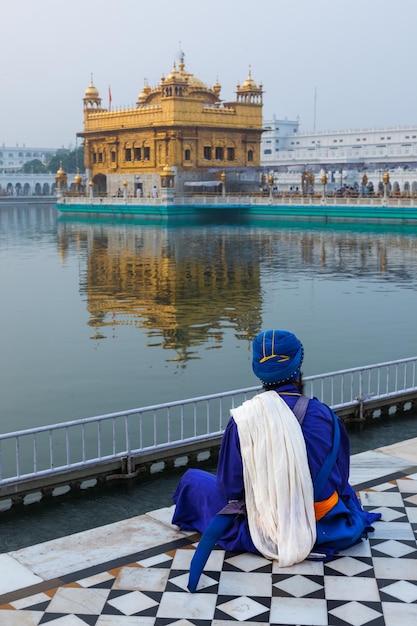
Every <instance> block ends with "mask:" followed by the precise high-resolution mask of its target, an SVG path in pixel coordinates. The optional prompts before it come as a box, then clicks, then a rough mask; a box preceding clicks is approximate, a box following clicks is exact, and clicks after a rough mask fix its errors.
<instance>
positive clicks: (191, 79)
mask: <svg viewBox="0 0 417 626" xmlns="http://www.w3.org/2000/svg"><path fill="white" fill-rule="evenodd" d="M188 84H189V86H190V87H194V88H197V89H200V88H201V89H207V86H206V85H205V84H204V83H203V81H202V80H200V79H199V78H197V76H194V75H193V74H188Z"/></svg>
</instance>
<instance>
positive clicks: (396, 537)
mask: <svg viewBox="0 0 417 626" xmlns="http://www.w3.org/2000/svg"><path fill="white" fill-rule="evenodd" d="M415 445H416V447H417V440H415ZM358 456H361V455H358ZM371 459H372V457H369V458H368V457H366V453H365V456H362V457H361V459H359V462H360V463H363V464H364V468H365V467H366V464H367V463H368V462H371ZM407 464H408V467H406V465H407ZM372 467H373V468H374V471H376V470H375V468H376V464H375V463H372ZM381 467H382V464H381ZM386 467H389V471H391V470H392V469H394V468H392V467H390V464H389V463H388V462H387V465H386ZM396 470H397V471H395V472H391V473H390V474H388V475H386V474H385V475H382V474H379V475H378V477H377V478H373V479H371V480H369V481H368V482H365V481H362V484H360V485H355V488H356V489H357V490H358V492H359V494H360V498H361V501H362V504H363V506H364V507H365V508H366V509H368V510H372V511H378V512H381V513H382V520H381V521H379V522H377V523H376V524H375V532H374V533H372V535H370V538H369V539H368V540H367V541H363V542H361V543H360V544H358V545H357V546H355V547H353V548H351V549H350V550H347V551H345V552H343V553H341V554H340V555H339V556H338V557H336V558H335V559H333V560H332V561H330V562H329V563H326V564H323V563H321V562H315V561H304V562H302V563H300V564H298V565H294V566H292V567H288V568H278V567H276V564H275V563H274V562H271V561H268V560H266V559H264V558H262V557H259V556H256V555H253V554H240V555H236V554H233V553H229V552H225V551H224V550H221V549H215V550H214V551H213V552H212V554H211V556H210V558H209V560H208V562H207V564H206V566H205V569H204V573H203V575H202V577H201V579H200V583H199V587H198V592H197V593H195V594H191V593H189V592H188V590H187V581H188V571H189V565H190V561H191V558H192V556H193V553H194V550H195V547H196V545H197V542H198V539H199V535H193V534H190V533H181V532H179V531H178V529H176V527H174V526H172V525H171V524H170V519H171V515H172V508H169V509H161V510H159V511H155V512H151V513H149V514H148V515H147V516H140V517H139V518H136V519H135V520H134V521H126V522H120V523H118V524H112V525H109V526H108V527H102V528H101V529H97V533H98V534H97V535H96V534H95V533H94V531H87V533H80V537H78V536H71V537H69V538H65V539H64V540H62V539H61V540H55V541H52V542H47V544H39V546H34V547H32V548H26V549H24V550H20V551H17V552H15V553H9V554H7V555H0V626H17V625H18V626H27V625H30V626H32V625H38V624H48V625H50V626H85V625H86V624H87V625H90V626H133V625H135V626H168V625H169V626H210V625H212V626H231V624H232V623H238V622H241V623H242V622H243V623H248V624H251V625H252V626H261V625H262V626H263V625H265V624H271V625H274V626H279V625H284V624H290V625H293V626H296V625H300V626H301V625H305V626H313V625H314V626H315V625H317V626H319V625H320V626H321V625H331V624H335V625H341V626H342V625H350V626H365V625H366V626H379V625H381V626H382V625H385V626H399V625H400V626H416V624H417V542H416V539H417V466H415V465H411V463H410V461H409V460H406V464H404V463H401V462H400V463H399V467H397V468H396ZM386 472H387V469H385V473H386ZM86 536H87V537H86ZM72 538H73V539H72ZM132 547H135V548H136V549H137V548H138V547H139V548H140V549H139V551H135V550H133V549H132ZM108 557H111V558H108ZM77 565H78V567H77ZM80 565H81V567H80Z"/></svg>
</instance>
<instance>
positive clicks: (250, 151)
mask: <svg viewBox="0 0 417 626" xmlns="http://www.w3.org/2000/svg"><path fill="white" fill-rule="evenodd" d="M252 161H253V150H248V162H249V163H251V162H252Z"/></svg>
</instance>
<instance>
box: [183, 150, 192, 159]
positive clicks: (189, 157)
mask: <svg viewBox="0 0 417 626" xmlns="http://www.w3.org/2000/svg"><path fill="white" fill-rule="evenodd" d="M184 161H191V150H188V148H187V149H186V150H184Z"/></svg>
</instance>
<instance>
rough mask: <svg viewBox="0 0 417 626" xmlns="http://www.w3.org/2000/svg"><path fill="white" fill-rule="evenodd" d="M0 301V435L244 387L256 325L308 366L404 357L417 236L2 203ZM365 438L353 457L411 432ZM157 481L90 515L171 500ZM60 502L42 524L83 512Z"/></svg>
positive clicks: (415, 286) (400, 230)
mask: <svg viewBox="0 0 417 626" xmlns="http://www.w3.org/2000/svg"><path fill="white" fill-rule="evenodd" d="M0 294H1V306H0V346H1V356H0V380H1V396H0V420H1V421H0V431H1V432H9V431H14V430H19V429H22V428H26V427H30V426H37V425H42V424H50V423H56V422H60V421H64V420H71V419H77V418H81V417H89V416H92V415H98V414H102V413H109V412H112V411H119V410H123V409H130V408H135V407H139V406H145V405H148V404H155V403H159V402H165V401H169V400H176V399H183V398H188V397H192V396H197V395H203V394H208V393H215V392H218V391H224V390H229V389H237V388H241V387H246V386H252V385H254V384H256V382H257V381H256V379H255V378H254V376H253V374H252V371H251V354H250V345H251V340H252V338H253V337H254V336H255V335H256V334H257V333H258V332H259V331H260V330H262V329H266V328H272V327H278V328H288V329H290V330H292V331H293V332H295V333H296V334H297V335H298V336H299V337H300V338H301V340H302V341H303V343H304V347H305V361H304V368H303V369H304V374H305V375H310V374H320V373H324V372H328V371H333V370H338V369H343V368H348V367H355V366H361V365H366V364H370V363H377V362H381V361H388V360H395V359H400V358H403V357H409V356H414V355H415V354H417V315H416V311H417V230H416V228H414V227H400V226H398V227H395V226H366V225H361V226H354V225H335V224H332V225H326V224H317V225H314V224H296V225H294V224H290V223H286V222H284V223H282V222H281V223H273V224H271V223H258V224H244V225H242V224H233V223H223V224H219V223H205V224H203V223H200V224H187V225H181V224H177V225H172V226H167V225H164V224H151V223H149V222H148V223H140V221H138V220H136V221H133V220H132V221H111V220H88V219H75V218H71V217H68V216H65V217H63V216H58V214H57V212H56V209H55V208H54V207H52V206H45V207H32V206H29V205H26V206H23V205H19V206H17V205H16V206H15V207H10V208H6V207H0ZM372 433H373V434H371V435H370V434H369V433H367V435H366V443H364V437H363V436H359V437H358V436H357V435H355V434H354V433H353V434H352V451H353V452H356V451H359V450H361V449H364V448H373V447H377V445H384V443H390V442H392V441H395V440H399V439H405V438H407V437H412V436H417V428H416V427H415V423H414V422H413V421H412V420H406V421H405V422H404V428H403V430H401V428H400V429H399V428H398V426H397V425H396V424H394V425H391V424H385V425H383V426H379V427H377V428H375V429H372ZM372 437H375V440H373V439H372ZM375 442H376V443H375ZM374 443H375V445H373V444H374ZM156 480H158V479H156ZM175 480H176V478H175ZM161 482H162V483H163V484H164V488H163V489H162V490H161V488H160V486H158V489H155V485H154V484H153V483H152V486H151V487H150V488H149V489H150V491H149V493H148V494H147V492H146V489H147V487H146V485H145V486H144V487H143V488H142V489H141V490H140V491H139V492H135V490H134V489H135V488H134V487H132V486H129V487H123V491H124V498H122V499H120V498H117V497H116V500H115V501H114V505H112V504H111V503H110V501H109V502H107V503H106V506H103V501H102V500H101V499H100V498H99V502H100V510H101V517H100V518H99V519H102V518H103V522H102V523H106V522H107V521H111V520H112V519H113V518H112V517H111V516H112V515H113V513H110V511H114V513H115V514H116V511H118V514H120V516H121V517H125V516H127V514H128V513H127V511H125V507H126V506H128V505H129V506H128V509H129V511H130V514H137V513H138V512H144V511H145V510H149V509H150V508H155V506H161V505H162V504H161V502H160V501H159V500H158V499H157V498H158V497H159V496H156V495H155V492H156V491H158V492H159V493H160V494H161V497H162V498H163V501H164V502H165V504H169V501H167V498H168V495H167V493H168V490H170V489H171V485H170V484H169V480H168V479H167V478H166V477H165V478H164V479H161ZM132 489H133V491H132ZM117 495H118V494H117V493H115V496H117ZM148 496H150V499H149V497H148ZM102 497H105V498H107V497H110V494H108V493H107V494H106V495H104V494H103V496H102ZM86 501H87V499H86ZM66 502H67V504H66V505H65V500H62V504H57V505H55V506H56V508H55V509H54V511H52V510H51V509H50V510H49V511H48V513H46V522H45V523H46V525H47V526H48V528H49V530H50V526H51V520H52V519H53V515H54V514H58V511H59V510H60V507H61V506H64V507H65V506H66V507H69V506H72V504H71V503H73V505H74V506H76V508H77V509H79V507H81V503H80V501H77V504H74V502H73V500H71V499H67V501H66ZM129 503H130V504H131V505H132V507H133V508H132V507H131V506H130V504H129ZM152 504H154V505H155V506H152ZM32 506H35V505H32ZM36 506H37V505H36ZM86 506H87V509H86V511H84V513H83V514H82V516H83V517H84V523H86V524H88V521H87V520H88V519H89V517H90V514H91V517H92V525H95V523H96V522H97V519H98V516H97V514H96V513H94V499H91V498H88V504H87V505H86ZM41 508H42V507H40V509H39V510H41ZM34 510H35V509H32V511H34ZM66 511H67V513H68V509H66ZM32 514H33V513H32ZM107 514H109V515H110V518H108V517H107ZM24 515H27V513H25V514H24ZM65 517H68V514H66V515H65ZM74 517H75V518H76V517H77V516H76V515H75V516H74ZM93 518H94V519H93ZM3 521H4V522H5V520H3ZM93 521H94V524H93ZM14 523H17V522H16V518H14ZM39 523H40V522H39ZM65 524H66V522H64V521H63V520H60V522H59V523H58V522H57V524H56V525H57V527H58V526H59V528H60V532H62V533H63V534H65V532H67V530H66V526H65ZM40 526H41V524H40ZM87 527H88V526H87ZM22 532H23V531H22ZM5 536H7V533H6V535H5ZM40 540H41V539H40ZM3 541H6V539H3ZM9 549H10V548H9Z"/></svg>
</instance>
